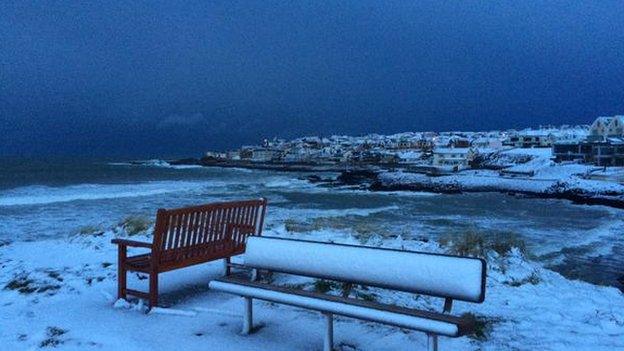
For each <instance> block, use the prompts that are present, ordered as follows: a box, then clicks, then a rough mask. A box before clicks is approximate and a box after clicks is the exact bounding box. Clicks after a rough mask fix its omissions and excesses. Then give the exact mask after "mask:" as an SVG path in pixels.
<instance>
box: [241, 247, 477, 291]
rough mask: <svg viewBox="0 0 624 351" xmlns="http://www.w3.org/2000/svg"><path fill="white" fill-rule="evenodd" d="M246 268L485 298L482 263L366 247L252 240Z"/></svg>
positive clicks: (470, 259) (466, 258)
mask: <svg viewBox="0 0 624 351" xmlns="http://www.w3.org/2000/svg"><path fill="white" fill-rule="evenodd" d="M244 261H245V265H246V266H250V267H253V268H260V269H267V270H272V271H278V272H284V273H290V274H297V275H304V276H308V277H316V278H322V279H330V280H338V281H343V282H350V283H356V284H363V285H369V286H376V287H381V288H388V289H393V290H400V291H405V292H411V293H418V294H425V295H431V296H438V297H444V298H451V299H458V300H463V301H471V302H483V300H484V299H485V274H486V266H485V261H484V260H482V259H478V258H471V257H461V256H450V255H442V254H432V253H424V252H415V251H402V250H393V249H384V248H376V247H367V246H355V245H345V244H334V243H323V242H315V241H305V240H292V239H283V238H274V237H253V238H249V240H248V241H247V248H246V251H245V255H244Z"/></svg>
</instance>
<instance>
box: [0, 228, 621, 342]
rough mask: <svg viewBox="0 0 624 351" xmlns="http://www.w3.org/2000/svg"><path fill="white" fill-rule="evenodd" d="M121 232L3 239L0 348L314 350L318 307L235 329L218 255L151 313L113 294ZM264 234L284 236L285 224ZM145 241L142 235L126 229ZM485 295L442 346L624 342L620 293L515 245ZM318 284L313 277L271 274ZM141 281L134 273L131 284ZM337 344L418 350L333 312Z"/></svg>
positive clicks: (165, 281)
mask: <svg viewBox="0 0 624 351" xmlns="http://www.w3.org/2000/svg"><path fill="white" fill-rule="evenodd" d="M115 233H120V232H119V231H112V230H108V231H105V232H104V233H95V234H82V235H76V236H73V237H71V238H68V239H54V240H46V241H33V242H23V241H22V242H13V243H4V244H2V246H0V267H1V269H2V274H1V275H0V287H1V290H0V345H2V347H1V349H2V350H36V349H45V348H57V349H59V350H90V349H93V350H173V349H181V350H211V349H214V350H237V351H238V350H319V349H321V346H322V341H321V340H322V335H323V320H322V318H321V316H320V315H319V314H317V313H313V312H310V311H305V310H301V309H295V308H290V307H285V306H279V305H272V304H268V303H262V302H256V309H255V311H254V312H255V319H256V322H258V323H260V324H261V326H262V328H260V330H258V331H257V332H256V333H255V334H252V335H249V336H243V335H240V329H241V316H240V315H241V312H242V301H241V300H240V298H237V297H233V296H230V295H224V294H219V293H216V292H212V291H209V290H208V288H207V286H208V282H209V281H210V280H211V279H213V278H215V277H218V276H220V275H221V273H222V272H221V271H222V264H221V262H214V263H210V264H205V265H199V266H196V267H192V268H188V269H184V270H178V271H174V272H170V273H165V274H163V275H162V276H161V288H160V291H161V294H162V295H161V300H162V303H163V305H166V306H167V307H166V308H157V309H154V310H153V311H151V312H149V313H147V314H146V313H145V312H146V309H145V307H144V306H142V304H141V303H137V302H136V301H133V302H131V303H125V302H123V301H117V302H116V301H115V296H114V295H115V291H116V263H115V262H116V254H117V251H116V248H115V247H114V246H113V245H111V244H110V239H111V238H112V237H113V236H115V235H118V234H115ZM265 235H277V236H289V237H293V234H291V233H289V232H287V231H286V230H285V228H284V226H283V225H282V226H276V227H274V228H272V229H269V230H267V232H266V233H265ZM294 237H301V238H305V239H312V240H324V241H329V240H333V241H339V242H347V243H357V242H359V241H358V240H357V239H355V238H354V237H352V236H351V235H350V234H349V233H348V232H341V231H338V230H336V231H329V230H320V231H313V232H308V233H304V234H298V235H297V236H294ZM133 239H138V240H149V238H148V237H145V236H139V237H136V236H135V237H133ZM367 244H369V245H378V246H385V247H395V248H406V249H412V250H422V251H431V252H441V251H444V250H445V249H444V248H443V247H441V246H439V245H438V244H437V243H435V242H433V241H417V240H403V239H401V237H399V238H395V239H381V238H380V237H378V236H376V237H375V238H374V240H371V241H369V242H368V243H367ZM488 265H489V266H488V280H487V292H486V300H485V302H484V303H483V304H470V303H461V302H458V303H456V305H455V306H454V312H455V313H457V314H462V313H466V312H471V313H474V314H475V315H477V316H478V319H479V320H480V321H482V322H483V325H482V328H481V329H482V335H481V334H480V335H478V336H472V337H464V338H459V339H449V338H442V339H441V343H440V346H441V349H442V350H572V349H574V350H616V349H624V315H623V314H622V311H624V295H623V294H622V292H620V291H619V290H618V289H615V288H611V287H600V286H595V285H591V284H589V283H584V282H580V281H570V280H567V279H565V278H563V277H562V276H560V275H559V274H557V273H554V272H552V271H549V270H547V269H544V268H542V267H541V266H540V265H539V264H537V263H534V262H531V261H529V260H527V259H526V258H524V257H523V255H522V254H521V253H520V252H519V251H518V250H513V251H512V253H511V254H509V255H507V256H505V257H501V256H498V255H497V254H495V253H490V254H489V264H488ZM276 281H277V282H282V283H291V284H292V283H297V284H301V286H302V287H304V288H309V289H311V288H313V287H314V284H313V281H311V280H307V279H301V278H296V277H285V276H278V277H276ZM146 283H147V280H145V279H139V277H138V276H137V275H136V274H132V275H130V279H129V284H130V286H131V287H142V288H145V285H146ZM361 293H366V294H367V295H368V296H372V297H373V298H375V299H377V300H380V301H382V302H389V303H396V304H399V305H405V306H414V307H418V308H427V309H436V310H437V309H440V308H441V306H442V301H440V300H439V299H433V298H427V297H418V296H414V295H410V294H405V293H397V292H388V291H382V290H379V289H370V290H367V291H361ZM335 338H336V340H335V341H336V345H337V349H339V350H419V349H425V345H426V344H425V343H426V336H425V335H424V334H422V333H418V332H412V331H407V330H399V329H396V328H391V327H386V326H382V325H379V324H371V323H367V322H362V321H357V320H352V319H346V318H338V319H337V321H336V322H335Z"/></svg>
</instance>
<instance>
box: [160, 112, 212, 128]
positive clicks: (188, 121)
mask: <svg viewBox="0 0 624 351" xmlns="http://www.w3.org/2000/svg"><path fill="white" fill-rule="evenodd" d="M205 121H206V120H205V119H204V115H203V114H202V113H199V112H198V113H193V114H188V115H180V114H172V115H169V116H167V117H165V118H163V119H162V120H161V121H160V122H158V128H171V127H192V126H196V125H198V124H202V123H204V122H205Z"/></svg>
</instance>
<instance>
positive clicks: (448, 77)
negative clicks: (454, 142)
mask: <svg viewBox="0 0 624 351" xmlns="http://www.w3.org/2000/svg"><path fill="white" fill-rule="evenodd" d="M623 14H624V3H622V2H620V1H587V2H568V1H561V2H542V1H539V2H533V1H509V2H494V1H492V2H483V3H480V4H477V2H444V3H440V2H438V1H394V2H385V1H346V2H345V1H340V2H338V1H336V2H321V1H319V2H307V1H305V2H304V1H301V2H299V1H295V2H277V1H276V2H272V1H241V2H236V1H234V2H233V1H218V2H209V1H197V2H180V3H178V2H175V3H174V2H125V1H124V2H102V3H94V2H93V3H92V2H75V1H68V2H54V3H52V2H33V3H26V2H22V1H15V2H11V1H4V2H1V3H0V39H1V40H0V156H1V155H37V154H40V155H97V156H107V155H108V156H164V155H170V156H174V155H176V156H177V155H188V154H197V153H199V152H202V151H203V150H206V149H209V148H211V149H225V148H231V147H236V146H238V145H240V144H244V143H252V142H256V141H258V140H259V139H260V138H261V137H263V136H280V137H294V136H298V135H307V134H321V135H325V134H333V133H345V134H361V133H369V132H377V133H393V132H399V131H407V130H449V129H471V130H483V129H499V128H509V127H524V126H531V125H539V124H546V123H553V124H562V123H569V124H574V123H588V122H590V121H591V120H592V119H593V118H594V117H595V116H597V115H610V114H616V113H624V21H622V20H621V19H622V15H623Z"/></svg>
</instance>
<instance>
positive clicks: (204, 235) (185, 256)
mask: <svg viewBox="0 0 624 351" xmlns="http://www.w3.org/2000/svg"><path fill="white" fill-rule="evenodd" d="M266 205H267V201H266V199H258V200H248V201H236V202H222V203H213V204H208V205H202V206H193V207H185V208H177V209H170V210H166V209H159V210H158V212H157V214H156V224H155V226H154V237H153V241H152V242H151V243H146V242H139V241H134V240H127V239H113V240H112V243H113V244H117V245H118V289H117V295H118V298H120V299H125V298H126V296H127V295H134V296H137V297H140V298H144V299H147V300H148V301H149V306H150V307H154V306H156V305H157V304H158V274H159V273H163V272H167V271H171V270H174V269H179V268H184V267H189V266H192V265H196V264H200V263H205V262H208V261H213V260H217V259H225V261H226V275H227V274H228V273H229V269H230V257H232V256H234V255H238V254H241V253H243V252H244V251H245V242H246V240H247V237H249V236H254V235H257V236H259V235H260V234H261V233H262V225H263V222H264V215H265V213H266ZM129 246H130V247H139V248H145V249H149V250H150V252H148V253H145V254H141V255H136V256H131V257H128V256H127V247H129ZM128 271H132V272H143V273H147V274H149V292H147V293H146V292H141V291H137V290H132V289H128V288H127V287H126V274H127V272H128Z"/></svg>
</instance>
